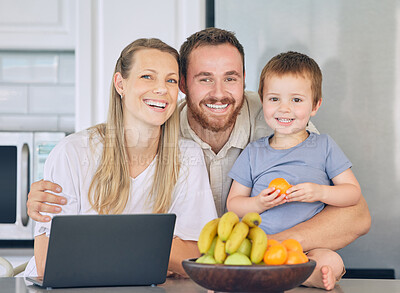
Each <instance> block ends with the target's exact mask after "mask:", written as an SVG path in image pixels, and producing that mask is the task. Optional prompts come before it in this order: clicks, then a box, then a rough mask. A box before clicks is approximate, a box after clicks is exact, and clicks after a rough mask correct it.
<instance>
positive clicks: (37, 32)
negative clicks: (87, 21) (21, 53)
mask: <svg viewBox="0 0 400 293" xmlns="http://www.w3.org/2000/svg"><path fill="white" fill-rule="evenodd" d="M75 7H76V1H75V0H12V1H10V0H0V49H46V50H48V49H57V50H59V49H64V50H74V49H75V35H76V34H75V27H76V24H75Z"/></svg>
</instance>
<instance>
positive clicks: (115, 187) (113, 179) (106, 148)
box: [88, 38, 180, 214]
mask: <svg viewBox="0 0 400 293" xmlns="http://www.w3.org/2000/svg"><path fill="white" fill-rule="evenodd" d="M143 49H157V50H160V51H162V52H166V53H169V54H171V55H172V56H173V57H174V58H175V59H176V61H177V62H178V65H179V54H178V52H177V51H176V50H175V49H174V48H172V47H170V46H169V45H167V44H165V43H164V42H162V41H160V40H159V39H154V38H152V39H138V40H136V41H134V42H132V43H131V44H129V45H128V46H127V47H125V49H124V50H122V52H121V56H120V57H119V58H118V60H117V64H116V65H115V70H114V74H113V76H114V75H115V73H116V72H120V73H121V75H122V77H123V78H124V79H126V78H128V76H129V72H130V69H131V68H132V65H133V62H134V55H135V53H136V52H138V51H139V50H143ZM123 117H124V113H123V106H122V101H121V98H120V95H119V93H118V92H117V90H116V89H115V86H114V83H112V85H111V94H110V105H109V110H108V117H107V122H106V123H105V124H99V125H96V126H93V127H92V128H90V130H91V141H92V142H93V138H94V136H95V135H96V134H97V135H100V138H101V142H102V143H103V153H102V157H101V161H100V164H99V166H98V168H97V171H96V173H95V174H94V176H93V179H92V182H91V184H90V187H89V193H88V197H89V202H90V204H91V206H92V208H93V209H94V210H95V211H97V212H98V213H99V214H120V213H122V212H123V210H124V209H125V207H126V205H127V202H128V199H129V195H130V188H131V185H130V183H131V177H130V175H129V162H128V155H127V152H126V149H125V136H124V126H123V125H124V124H123ZM178 137H179V113H178V110H177V109H175V111H174V112H173V114H172V115H171V117H170V118H169V119H168V120H167V121H166V122H165V123H164V124H163V125H162V126H161V134H160V139H159V142H158V156H157V157H156V158H157V159H156V171H155V175H154V180H153V185H152V188H151V192H150V194H149V197H148V198H147V199H146V203H147V204H149V205H150V204H153V213H165V212H167V211H168V210H169V208H170V206H171V203H172V193H173V189H174V187H175V184H176V182H177V180H178V175H179V169H180V163H179V146H178Z"/></svg>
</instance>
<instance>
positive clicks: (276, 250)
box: [264, 244, 287, 265]
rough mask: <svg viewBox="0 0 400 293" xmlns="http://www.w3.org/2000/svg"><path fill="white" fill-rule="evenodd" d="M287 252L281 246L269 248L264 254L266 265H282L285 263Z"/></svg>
mask: <svg viewBox="0 0 400 293" xmlns="http://www.w3.org/2000/svg"><path fill="white" fill-rule="evenodd" d="M286 258H287V250H286V247H285V246H283V245H282V244H276V245H273V246H271V247H270V248H269V249H267V251H266V252H265V254H264V262H265V264H266V265H282V264H284V263H285V262H286Z"/></svg>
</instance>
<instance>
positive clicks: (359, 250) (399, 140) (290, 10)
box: [215, 0, 400, 279]
mask: <svg viewBox="0 0 400 293" xmlns="http://www.w3.org/2000/svg"><path fill="white" fill-rule="evenodd" d="M243 11H246V12H247V13H246V14H244V13H243ZM247 15H251V16H250V17H245V16H247ZM215 23H216V26H217V27H221V28H225V29H230V30H233V31H235V32H236V33H237V37H238V39H239V40H240V41H241V43H242V44H243V46H244V48H245V53H246V63H247V65H246V85H247V86H248V88H249V89H251V90H256V89H257V87H258V80H259V74H260V72H261V70H262V68H263V67H264V65H265V64H266V62H267V61H268V60H269V59H270V58H271V57H273V56H274V55H276V54H278V53H280V52H285V51H289V50H294V51H299V52H303V53H305V54H308V55H310V56H311V57H313V58H314V59H315V60H316V61H317V62H318V64H319V65H320V67H321V70H322V74H323V90H322V96H323V99H322V106H321V108H320V109H319V111H318V113H317V115H316V116H315V117H313V122H314V123H315V124H316V126H317V127H318V130H319V131H320V132H321V133H328V134H330V135H331V136H332V137H333V138H334V139H335V141H336V142H337V143H338V144H339V145H340V147H341V148H342V149H343V151H344V152H345V154H346V155H347V156H348V157H349V159H350V161H351V162H352V163H353V168H352V170H353V172H354V174H355V175H356V177H357V179H358V181H359V182H360V185H361V189H362V192H363V195H364V197H365V199H366V200H367V202H368V205H369V208H370V211H371V216H372V226H371V230H370V232H369V233H368V234H367V235H365V236H363V237H361V238H359V239H357V240H356V241H354V242H353V243H352V244H350V245H349V246H347V247H346V248H344V249H342V250H340V251H339V253H340V254H341V255H342V257H343V259H344V262H345V265H346V266H347V267H348V268H373V269H395V270H396V277H397V278H398V279H399V278H400V249H399V248H400V246H399V242H400V225H399V223H400V213H399V208H400V197H399V191H400V122H399V121H400V119H399V116H400V82H399V81H400V0H391V1H374V0H353V1H347V0H325V1H316V0H302V1H297V0H287V1H279V0H270V1H263V0H253V1H246V2H244V1H241V0H218V1H216V21H215ZM350 224H351V223H350ZM332 225H335V223H332ZM339 228H341V227H339Z"/></svg>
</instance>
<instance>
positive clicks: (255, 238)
mask: <svg viewBox="0 0 400 293" xmlns="http://www.w3.org/2000/svg"><path fill="white" fill-rule="evenodd" d="M248 238H249V239H250V240H251V241H252V246H251V253H250V259H251V261H252V262H253V263H255V264H257V263H259V262H260V261H262V259H263V257H264V253H265V250H267V243H268V238H267V234H265V232H264V230H263V229H261V228H260V227H253V228H251V229H250V231H249V235H248Z"/></svg>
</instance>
